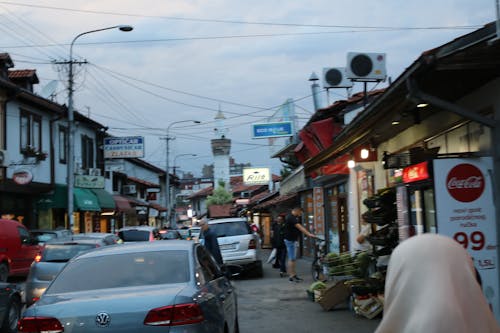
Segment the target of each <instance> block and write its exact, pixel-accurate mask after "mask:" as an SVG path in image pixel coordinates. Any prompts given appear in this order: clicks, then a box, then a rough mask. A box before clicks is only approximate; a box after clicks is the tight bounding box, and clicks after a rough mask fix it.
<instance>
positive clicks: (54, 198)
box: [37, 184, 101, 212]
mask: <svg viewBox="0 0 500 333" xmlns="http://www.w3.org/2000/svg"><path fill="white" fill-rule="evenodd" d="M73 200H74V206H75V207H74V208H75V210H81V211H95V212H98V211H100V210H101V206H100V205H99V201H98V199H97V196H96V195H95V194H94V193H93V192H92V191H91V190H89V189H85V188H79V187H75V188H74V189H73ZM37 205H38V208H39V209H51V208H67V207H68V186H66V185H61V184H56V185H55V187H54V190H53V191H52V193H50V194H44V195H42V196H40V198H39V199H38V201H37Z"/></svg>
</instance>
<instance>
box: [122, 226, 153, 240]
mask: <svg viewBox="0 0 500 333" xmlns="http://www.w3.org/2000/svg"><path fill="white" fill-rule="evenodd" d="M149 235H150V232H149V231H148V230H136V229H131V230H122V231H120V232H118V237H120V238H121V239H122V240H123V241H124V242H148V241H149Z"/></svg>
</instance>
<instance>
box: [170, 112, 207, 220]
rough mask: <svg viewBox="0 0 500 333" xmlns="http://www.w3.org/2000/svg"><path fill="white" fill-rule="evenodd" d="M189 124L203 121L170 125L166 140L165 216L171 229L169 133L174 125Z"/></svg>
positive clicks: (176, 122) (185, 121) (184, 121)
mask: <svg viewBox="0 0 500 333" xmlns="http://www.w3.org/2000/svg"><path fill="white" fill-rule="evenodd" d="M187 122H192V123H195V124H199V123H201V121H198V120H180V121H174V122H173V123H171V124H170V125H168V127H167V137H166V138H165V139H166V140H167V151H166V155H167V163H166V170H165V178H166V179H165V208H166V209H167V214H166V216H165V218H166V223H167V225H168V226H169V227H171V221H170V174H169V172H168V170H169V168H170V167H169V164H168V160H169V155H170V149H169V147H170V145H169V141H170V140H172V138H171V137H170V134H169V131H170V127H172V126H173V125H175V124H179V123H187Z"/></svg>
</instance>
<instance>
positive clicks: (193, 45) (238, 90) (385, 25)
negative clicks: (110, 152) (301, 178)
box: [0, 0, 496, 175]
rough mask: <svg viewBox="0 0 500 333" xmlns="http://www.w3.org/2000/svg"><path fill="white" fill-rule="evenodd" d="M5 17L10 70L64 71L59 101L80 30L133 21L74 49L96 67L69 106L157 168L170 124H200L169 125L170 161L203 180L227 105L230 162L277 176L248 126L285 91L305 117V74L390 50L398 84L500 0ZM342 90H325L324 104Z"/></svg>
mask: <svg viewBox="0 0 500 333" xmlns="http://www.w3.org/2000/svg"><path fill="white" fill-rule="evenodd" d="M0 15H1V18H0V31H1V32H0V33H1V36H2V38H1V39H0V52H8V53H10V55H11V57H12V59H13V61H14V63H15V68H16V69H27V68H32V69H36V70H37V74H38V77H39V78H40V81H41V82H40V84H39V85H38V87H36V92H37V93H42V89H43V87H46V86H47V85H48V84H49V82H51V81H53V80H57V81H58V84H57V87H56V89H55V92H56V93H57V96H56V99H57V101H58V102H60V103H66V100H67V92H66V90H65V89H66V82H67V65H66V66H64V65H55V64H52V62H53V61H64V60H68V59H69V45H70V43H71V41H72V39H73V38H74V37H75V36H77V35H78V34H80V33H82V32H86V31H90V30H94V29H100V28H105V27H110V26H115V25H121V24H127V25H132V26H133V27H134V30H133V31H132V32H127V33H124V32H120V31H118V30H109V31H102V32H97V33H92V34H88V35H85V36H82V37H80V38H79V39H78V40H77V42H76V44H75V46H74V49H73V50H74V58H75V59H77V60H87V61H88V63H87V64H85V65H81V66H77V67H76V73H77V75H76V77H75V79H76V88H77V90H76V92H75V97H74V99H75V107H76V108H77V110H78V111H79V112H81V113H84V114H86V115H90V117H91V118H92V119H94V120H96V121H98V122H99V123H101V124H103V125H105V126H108V127H109V133H110V134H112V135H114V136H132V135H134V136H135V135H139V136H144V137H145V142H146V143H145V144H146V156H145V160H147V161H148V162H150V163H152V164H154V165H156V166H158V167H161V168H165V164H166V162H165V158H166V149H165V140H162V138H164V137H165V134H166V129H167V127H168V126H169V125H171V124H172V123H173V122H178V121H184V120H199V121H201V122H202V124H200V125H196V126H193V125H192V124H188V123H180V124H174V125H172V126H171V127H170V134H171V136H175V140H173V141H170V143H171V146H170V147H171V150H170V165H171V166H172V165H173V160H174V158H175V157H176V156H177V161H176V162H177V163H176V165H177V166H179V167H180V168H181V169H182V170H185V171H191V172H193V173H194V174H195V175H201V168H202V166H203V165H204V164H211V163H213V158H212V154H211V148H210V140H211V139H214V138H215V134H214V128H215V122H214V117H215V116H216V113H217V110H218V109H219V108H220V109H221V110H222V111H223V113H224V114H225V116H226V118H227V119H226V121H225V126H226V127H227V128H228V130H227V135H226V136H227V137H228V138H230V139H231V140H232V149H231V155H232V156H233V157H234V158H235V159H236V161H237V162H239V163H248V162H250V163H251V164H252V165H253V166H256V167H271V168H272V172H273V173H275V174H279V170H280V164H279V161H277V160H276V159H270V158H269V155H270V149H269V147H268V146H267V140H262V139H260V140H257V139H252V132H251V124H253V123H263V122H266V121H268V119H269V117H270V116H272V115H273V114H274V113H275V112H276V111H277V107H278V106H279V105H281V104H282V103H284V102H285V101H286V100H287V99H289V98H291V99H293V100H295V101H296V102H295V105H296V107H295V110H296V115H297V117H298V121H299V126H300V125H303V124H304V123H305V122H306V121H307V120H308V119H309V117H310V116H311V114H312V113H313V102H312V98H311V89H310V82H308V78H309V76H310V75H311V72H313V71H314V72H316V73H317V74H318V76H321V73H322V69H323V68H324V67H342V66H345V65H346V54H347V52H351V51H355V52H383V53H386V54H387V72H388V75H389V76H390V77H392V79H393V80H394V79H396V78H397V77H398V76H399V75H400V74H401V73H402V72H403V71H404V69H405V68H406V67H408V66H409V65H410V64H411V63H413V61H414V60H416V58H418V57H419V55H420V54H421V53H422V52H423V51H425V50H428V49H431V48H434V47H437V46H440V45H442V44H444V43H446V42H448V41H450V40H452V39H454V38H457V37H459V36H461V35H463V34H466V33H468V32H471V31H473V30H475V29H477V28H479V27H481V26H483V25H484V24H486V23H488V22H491V21H493V20H495V19H496V17H495V0H438V1H430V0H406V1H401V0H379V1H373V0H371V1H367V0H366V1H365V0H360V1H353V0H309V1H305V0H304V1H299V0H295V1H294V0H286V1H285V0H274V1H269V0H252V1H242V0H232V1H230V0H190V1H181V0H169V1H165V0H141V1H131V0H86V1H80V0H73V1H62V0H36V1H30V0H16V1H0ZM386 85H387V83H380V84H379V85H378V86H375V84H369V86H368V88H369V89H374V88H381V87H385V86H386ZM49 86H54V84H53V83H51V84H50V85H49ZM361 90H362V85H361V84H359V83H358V84H356V85H355V86H354V88H353V92H357V91H361ZM45 92H47V89H46V90H45ZM345 96H346V91H345V89H335V90H330V94H329V96H328V98H327V96H326V93H323V101H324V103H326V102H327V101H329V102H331V103H332V102H334V101H335V100H338V99H344V98H345ZM186 126H187V127H186ZM180 154H196V155H197V156H196V157H195V158H193V157H191V156H179V155H180Z"/></svg>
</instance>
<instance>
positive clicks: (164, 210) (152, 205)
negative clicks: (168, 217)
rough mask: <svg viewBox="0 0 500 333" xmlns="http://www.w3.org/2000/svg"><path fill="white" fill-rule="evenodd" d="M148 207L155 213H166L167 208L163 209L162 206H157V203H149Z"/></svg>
mask: <svg viewBox="0 0 500 333" xmlns="http://www.w3.org/2000/svg"><path fill="white" fill-rule="evenodd" d="M149 206H150V207H151V208H154V209H156V210H157V211H159V212H166V211H167V208H166V207H163V206H162V205H159V204H157V203H152V202H150V203H149Z"/></svg>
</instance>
